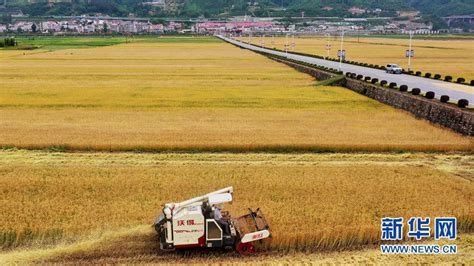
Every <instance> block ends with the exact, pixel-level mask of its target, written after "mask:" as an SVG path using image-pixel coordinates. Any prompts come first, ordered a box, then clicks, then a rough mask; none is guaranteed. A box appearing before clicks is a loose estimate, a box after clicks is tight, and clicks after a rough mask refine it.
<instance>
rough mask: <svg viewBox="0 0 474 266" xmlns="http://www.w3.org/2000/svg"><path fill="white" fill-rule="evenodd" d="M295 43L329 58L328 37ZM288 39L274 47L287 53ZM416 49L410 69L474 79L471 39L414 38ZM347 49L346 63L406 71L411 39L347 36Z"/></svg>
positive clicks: (336, 41) (333, 41)
mask: <svg viewBox="0 0 474 266" xmlns="http://www.w3.org/2000/svg"><path fill="white" fill-rule="evenodd" d="M237 39H240V40H244V41H249V40H250V42H252V43H254V44H258V45H262V44H265V46H266V47H271V37H269V36H267V37H266V38H265V39H262V38H261V37H253V38H250V39H249V38H248V37H237ZM292 40H294V44H295V47H294V48H293V50H294V51H297V52H303V53H309V54H316V55H321V56H326V55H327V50H326V44H327V43H328V38H327V37H294V38H292V37H290V38H289V41H288V42H289V43H290V44H291V43H292ZM285 43H286V38H285V37H275V48H277V49H280V50H284V49H285ZM329 44H330V45H331V50H330V53H329V56H330V57H332V58H337V51H338V50H339V49H340V46H341V43H340V37H339V36H337V37H335V36H331V37H330V38H329ZM412 45H413V49H414V50H415V57H413V58H412V64H411V69H413V70H415V71H422V72H423V73H426V72H430V73H432V74H433V75H434V74H441V75H443V76H445V75H451V76H453V77H454V78H458V77H463V78H465V79H466V80H467V81H470V80H472V79H474V71H473V70H472V67H473V65H472V62H473V61H474V41H473V40H471V39H465V40H463V39H458V40H452V39H449V40H433V39H427V40H423V39H416V38H415V39H414V40H413V44H412ZM344 49H345V50H346V53H347V54H346V60H348V61H357V62H364V63H369V64H378V65H386V64H399V65H400V66H402V67H403V68H405V69H407V68H408V58H406V57H405V50H408V39H396V38H370V37H360V38H357V37H354V36H345V37H344Z"/></svg>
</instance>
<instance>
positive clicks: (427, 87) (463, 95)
mask: <svg viewBox="0 0 474 266" xmlns="http://www.w3.org/2000/svg"><path fill="white" fill-rule="evenodd" d="M218 37H219V38H221V39H223V40H224V41H227V42H229V43H233V44H235V45H238V46H240V47H242V48H246V49H249V50H252V51H261V52H266V53H270V54H274V55H279V56H287V58H289V59H293V60H297V61H300V62H307V63H311V64H316V65H320V66H325V67H330V68H335V69H339V62H334V61H329V60H324V59H318V58H313V57H309V56H302V55H296V54H292V53H288V54H286V53H285V52H279V51H275V50H271V49H266V48H261V47H257V46H254V45H251V44H247V43H243V42H240V41H236V40H234V39H230V38H227V37H224V36H218ZM389 63H390V62H387V64H389ZM473 67H474V65H473ZM341 70H342V71H343V72H344V73H346V72H353V73H357V74H361V75H364V76H369V77H371V78H378V79H379V80H386V81H388V82H389V83H390V82H396V83H397V85H398V86H400V85H407V86H408V88H419V89H420V90H421V91H422V92H427V91H433V92H434V93H435V97H436V98H438V99H439V97H441V95H448V96H449V97H450V99H451V101H456V102H457V101H458V100H459V99H467V100H468V101H469V105H470V106H474V87H471V86H468V85H462V84H456V83H452V82H445V81H441V80H433V79H428V78H424V77H417V76H412V75H406V74H401V75H400V74H398V75H396V74H388V73H386V72H385V71H384V70H379V69H373V68H370V67H363V66H357V65H351V64H345V63H343V64H342V67H341Z"/></svg>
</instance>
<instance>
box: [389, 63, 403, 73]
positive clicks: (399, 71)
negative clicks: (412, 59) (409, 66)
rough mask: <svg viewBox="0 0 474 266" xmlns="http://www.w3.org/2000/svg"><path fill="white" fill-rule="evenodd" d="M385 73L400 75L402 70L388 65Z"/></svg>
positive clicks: (394, 65) (397, 66) (396, 66)
mask: <svg viewBox="0 0 474 266" xmlns="http://www.w3.org/2000/svg"><path fill="white" fill-rule="evenodd" d="M386 71H387V73H392V74H402V68H401V67H400V66H399V65H397V64H388V65H387V67H386Z"/></svg>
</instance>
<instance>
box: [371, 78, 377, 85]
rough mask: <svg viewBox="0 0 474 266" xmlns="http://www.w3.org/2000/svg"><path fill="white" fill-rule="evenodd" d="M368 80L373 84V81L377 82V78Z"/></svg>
mask: <svg viewBox="0 0 474 266" xmlns="http://www.w3.org/2000/svg"><path fill="white" fill-rule="evenodd" d="M370 82H372V84H375V83H377V82H379V79H377V78H375V79H372V80H371V81H370Z"/></svg>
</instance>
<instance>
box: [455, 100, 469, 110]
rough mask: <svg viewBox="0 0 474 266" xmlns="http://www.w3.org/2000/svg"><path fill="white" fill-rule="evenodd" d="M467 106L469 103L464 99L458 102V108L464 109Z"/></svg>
mask: <svg viewBox="0 0 474 266" xmlns="http://www.w3.org/2000/svg"><path fill="white" fill-rule="evenodd" d="M468 105H469V101H468V100H466V99H461V100H459V101H458V106H459V107H460V108H465V107H466V106H468Z"/></svg>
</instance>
